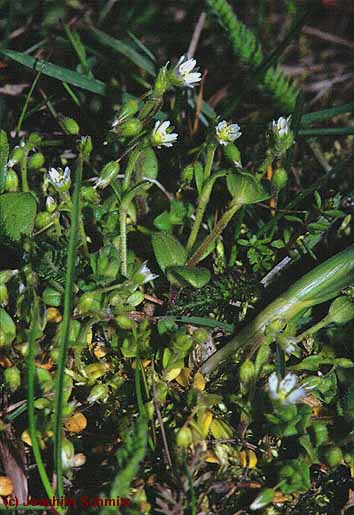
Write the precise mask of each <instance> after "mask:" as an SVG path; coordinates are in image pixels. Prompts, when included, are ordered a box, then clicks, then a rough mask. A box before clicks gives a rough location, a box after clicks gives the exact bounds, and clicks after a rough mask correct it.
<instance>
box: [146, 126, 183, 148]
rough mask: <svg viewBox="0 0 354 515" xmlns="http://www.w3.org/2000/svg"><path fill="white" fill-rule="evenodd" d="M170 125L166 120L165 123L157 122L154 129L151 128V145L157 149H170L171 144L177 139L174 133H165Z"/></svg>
mask: <svg viewBox="0 0 354 515" xmlns="http://www.w3.org/2000/svg"><path fill="white" fill-rule="evenodd" d="M170 125H171V122H169V121H168V120H166V121H165V122H159V121H157V122H156V123H155V127H154V128H153V131H152V135H151V139H152V144H153V145H156V146H157V147H158V148H161V146H162V145H163V146H164V147H172V144H173V143H175V141H176V140H177V138H178V134H177V133H175V132H171V133H169V132H167V129H168V127H169V126H170Z"/></svg>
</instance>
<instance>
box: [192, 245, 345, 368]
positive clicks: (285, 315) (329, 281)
mask: <svg viewBox="0 0 354 515" xmlns="http://www.w3.org/2000/svg"><path fill="white" fill-rule="evenodd" d="M353 278H354V245H352V246H351V247H348V248H347V249H346V250H344V251H342V252H340V253H339V254H336V255H335V256H333V257H331V258H330V259H328V260H327V261H325V262H324V263H321V264H320V265H319V266H317V267H316V268H314V269H313V270H311V271H310V272H308V273H307V274H305V275H304V276H303V277H302V278H301V279H299V280H298V281H297V282H296V283H295V284H294V285H293V286H291V287H290V288H289V289H288V290H287V291H286V292H285V293H283V294H282V295H281V296H280V297H278V298H277V299H275V300H274V301H273V302H272V303H271V304H269V305H268V306H267V307H266V308H265V309H264V310H263V311H262V312H261V313H260V314H259V315H258V316H257V317H256V318H255V319H254V320H253V321H252V322H251V323H250V324H249V325H248V326H246V327H245V328H244V329H243V330H242V331H241V332H240V333H239V334H237V335H235V336H234V337H233V339H232V340H231V341H230V342H229V343H228V344H227V345H225V347H223V348H222V349H220V350H218V351H217V352H216V353H215V354H213V355H212V356H211V357H210V358H209V359H207V361H206V362H205V363H204V364H203V365H202V367H201V369H200V371H201V373H202V374H203V375H206V374H209V373H210V372H212V371H213V370H215V368H217V367H218V366H219V365H220V364H221V363H222V362H225V360H227V359H228V358H230V357H231V356H232V355H233V354H235V352H236V351H238V350H239V349H240V348H243V349H246V348H250V350H249V352H250V353H253V352H254V351H255V350H256V348H257V347H258V346H259V345H260V344H261V343H262V342H263V341H264V339H265V338H266V336H265V335H264V331H265V328H266V327H267V325H268V324H269V323H270V322H271V321H272V320H275V319H277V318H279V319H282V320H284V321H285V322H288V321H290V320H292V319H293V318H295V317H296V316H299V315H300V314H301V312H302V311H303V310H306V309H308V308H310V307H312V306H316V305H317V304H320V303H322V302H326V301H328V300H330V299H333V298H334V297H337V296H338V295H339V294H340V292H341V291H342V289H343V288H345V287H346V286H348V285H349V284H351V283H352V281H353Z"/></svg>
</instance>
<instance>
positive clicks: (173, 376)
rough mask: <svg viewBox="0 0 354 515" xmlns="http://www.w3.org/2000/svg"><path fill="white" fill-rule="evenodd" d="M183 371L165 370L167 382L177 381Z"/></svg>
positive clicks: (176, 369)
mask: <svg viewBox="0 0 354 515" xmlns="http://www.w3.org/2000/svg"><path fill="white" fill-rule="evenodd" d="M181 370H182V369H181V368H168V369H167V370H165V374H164V375H165V379H166V381H173V380H174V379H176V377H177V376H179V374H180V372H181Z"/></svg>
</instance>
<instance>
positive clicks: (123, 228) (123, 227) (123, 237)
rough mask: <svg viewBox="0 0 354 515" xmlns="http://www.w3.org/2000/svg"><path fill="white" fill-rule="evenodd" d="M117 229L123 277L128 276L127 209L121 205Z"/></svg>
mask: <svg viewBox="0 0 354 515" xmlns="http://www.w3.org/2000/svg"><path fill="white" fill-rule="evenodd" d="M119 228H120V254H121V256H120V258H121V262H122V264H121V272H122V275H124V277H127V274H128V250H127V209H126V208H124V207H123V206H122V205H121V207H120V210H119Z"/></svg>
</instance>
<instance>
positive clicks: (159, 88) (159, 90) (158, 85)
mask: <svg viewBox="0 0 354 515" xmlns="http://www.w3.org/2000/svg"><path fill="white" fill-rule="evenodd" d="M169 85H170V81H169V74H168V72H167V65H166V66H164V67H163V68H161V69H160V71H159V74H158V76H157V78H156V81H155V85H154V94H155V96H156V97H158V98H159V97H162V96H163V94H164V93H165V91H166V90H167V89H168V87H169Z"/></svg>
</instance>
